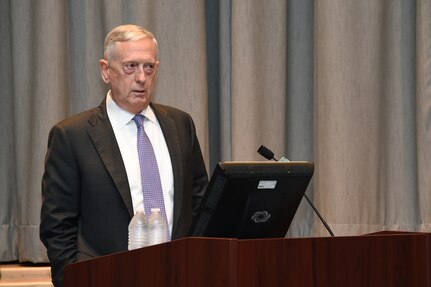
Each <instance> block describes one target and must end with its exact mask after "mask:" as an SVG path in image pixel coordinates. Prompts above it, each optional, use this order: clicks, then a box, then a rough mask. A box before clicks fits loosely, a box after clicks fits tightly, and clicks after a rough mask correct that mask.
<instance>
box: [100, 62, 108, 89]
mask: <svg viewBox="0 0 431 287" xmlns="http://www.w3.org/2000/svg"><path fill="white" fill-rule="evenodd" d="M99 67H100V75H101V76H102V80H103V81H104V82H105V83H106V84H109V63H108V61H106V60H105V59H100V61H99Z"/></svg>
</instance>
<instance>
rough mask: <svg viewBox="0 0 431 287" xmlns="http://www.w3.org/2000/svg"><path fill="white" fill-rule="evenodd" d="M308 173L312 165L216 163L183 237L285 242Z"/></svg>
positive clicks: (305, 187)
mask: <svg viewBox="0 0 431 287" xmlns="http://www.w3.org/2000/svg"><path fill="white" fill-rule="evenodd" d="M313 171H314V164H313V163H312V162H295V161H290V162H271V161H256V162H223V163H218V164H217V166H216V168H215V170H214V172H213V175H212V177H211V180H210V183H209V185H208V188H207V190H206V193H205V195H204V197H203V199H202V202H201V205H200V207H199V209H198V211H197V213H196V216H195V217H194V220H193V223H192V225H191V228H190V231H189V234H188V235H189V236H197V237H223V238H240V239H245V238H282V237H285V235H286V233H287V230H288V228H289V226H290V223H291V222H292V220H293V217H294V215H295V213H296V210H297V209H298V206H299V204H300V202H301V199H302V197H303V195H304V192H305V190H306V189H307V186H308V184H309V182H310V180H311V177H312V175H313Z"/></svg>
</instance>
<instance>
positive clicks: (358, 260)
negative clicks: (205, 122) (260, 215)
mask: <svg viewBox="0 0 431 287" xmlns="http://www.w3.org/2000/svg"><path fill="white" fill-rule="evenodd" d="M430 247H431V234H430V233H404V232H382V233H376V234H368V235H363V236H349V237H318V238H285V239H255V240H238V239H221V238H193V237H192V238H184V239H180V240H175V241H172V242H168V243H164V244H160V245H155V246H150V247H146V248H141V249H137V250H132V251H127V252H121V253H116V254H112V255H107V256H102V257H98V258H95V259H91V260H87V261H81V262H76V263H72V264H70V265H68V266H66V269H65V275H64V286H65V287H71V286H80V287H85V286H92V287H97V286H104V287H109V286H112V287H114V286H223V287H234V286H244V287H245V286H247V287H252V286H295V287H315V286H322V287H323V286H343V287H344V286H358V287H359V286H360V287H363V286H403V287H405V286H415V287H421V286H424V287H431V249H430Z"/></svg>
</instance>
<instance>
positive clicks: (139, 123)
mask: <svg viewBox="0 0 431 287" xmlns="http://www.w3.org/2000/svg"><path fill="white" fill-rule="evenodd" d="M133 121H134V122H135V124H136V126H137V127H138V128H139V127H141V126H142V125H143V122H144V116H143V115H141V114H137V115H135V116H134V117H133Z"/></svg>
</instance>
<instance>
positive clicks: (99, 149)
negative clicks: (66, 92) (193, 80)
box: [40, 25, 208, 286]
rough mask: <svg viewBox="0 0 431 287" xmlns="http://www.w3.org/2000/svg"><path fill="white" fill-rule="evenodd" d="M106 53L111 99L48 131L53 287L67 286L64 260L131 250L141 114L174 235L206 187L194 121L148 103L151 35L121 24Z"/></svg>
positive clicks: (46, 188) (43, 234) (44, 223)
mask: <svg viewBox="0 0 431 287" xmlns="http://www.w3.org/2000/svg"><path fill="white" fill-rule="evenodd" d="M104 49H105V50H104V58H103V59H101V60H100V63H99V64H100V71H101V75H102V79H103V81H104V82H105V83H106V84H107V85H109V87H110V91H109V92H108V94H107V96H106V98H105V99H104V100H103V102H102V103H101V104H100V105H99V106H98V107H96V108H94V109H91V110H88V111H85V112H83V113H80V114H78V115H75V116H73V117H71V118H69V119H66V120H64V121H61V122H60V123H58V124H56V125H55V126H54V127H53V128H52V129H51V131H50V134H49V139H48V151H47V154H46V160H45V172H44V175H43V178H42V195H43V203H42V210H41V225H40V238H41V240H42V242H43V243H44V244H45V246H46V247H47V251H48V256H49V259H50V261H51V266H52V278H53V283H54V284H55V286H62V278H63V271H64V267H65V265H66V264H68V263H71V262H74V261H79V260H83V259H89V258H94V257H97V256H101V255H105V254H109V253H114V252H119V251H124V250H127V242H128V224H129V222H130V220H131V218H132V217H133V215H134V213H136V212H137V211H140V210H144V209H145V203H146V202H145V201H146V200H145V199H144V198H145V196H144V195H143V184H142V182H141V179H143V178H144V177H145V176H146V174H142V176H141V168H140V167H141V162H140V159H139V158H140V155H139V153H138V148H137V141H138V137H139V134H138V133H137V130H138V129H139V124H138V123H136V124H135V120H134V117H135V115H142V116H143V119H144V120H143V127H144V130H145V132H146V134H147V135H148V138H149V139H150V142H151V145H152V147H153V150H154V154H155V158H156V160H157V168H158V171H159V174H160V177H158V179H157V180H159V179H160V181H159V182H160V183H161V187H162V188H161V189H162V193H163V195H162V196H163V202H164V208H163V210H164V214H165V216H166V218H167V222H168V231H169V235H170V236H171V238H172V239H176V238H180V237H184V236H186V234H187V231H188V228H189V227H190V225H191V222H192V216H193V214H194V211H196V209H197V207H198V205H199V203H200V200H201V198H202V196H203V193H204V190H205V188H206V186H207V183H208V176H207V173H206V169H205V165H204V161H203V158H202V153H201V149H200V146H199V142H198V139H197V136H196V131H195V126H194V123H193V120H192V118H191V117H190V115H188V114H187V113H185V112H183V111H180V110H178V109H175V108H172V107H168V106H164V105H159V104H155V103H152V102H151V99H152V96H153V93H154V88H155V81H156V76H157V69H158V66H159V61H158V58H157V52H158V47H157V41H156V39H155V38H154V36H153V34H151V33H150V32H149V31H147V30H145V29H143V28H142V27H139V26H135V25H123V26H119V27H116V28H114V29H113V30H112V31H111V32H110V33H109V34H108V36H107V37H106V39H105V48H104ZM159 185H160V184H159Z"/></svg>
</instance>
